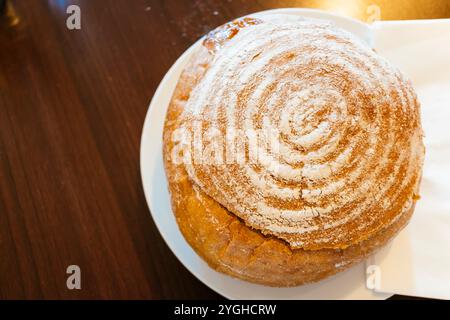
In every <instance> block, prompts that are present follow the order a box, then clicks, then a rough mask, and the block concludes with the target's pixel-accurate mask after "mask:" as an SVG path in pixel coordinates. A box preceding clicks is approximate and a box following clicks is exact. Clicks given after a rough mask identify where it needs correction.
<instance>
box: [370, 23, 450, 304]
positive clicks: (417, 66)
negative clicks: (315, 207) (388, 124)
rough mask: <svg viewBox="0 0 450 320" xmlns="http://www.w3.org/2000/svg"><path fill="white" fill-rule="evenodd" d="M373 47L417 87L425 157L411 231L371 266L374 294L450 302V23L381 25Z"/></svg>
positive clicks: (405, 232) (376, 25) (404, 232)
mask: <svg viewBox="0 0 450 320" xmlns="http://www.w3.org/2000/svg"><path fill="white" fill-rule="evenodd" d="M373 30H374V39H373V40H374V42H373V43H374V48H375V49H376V50H377V52H378V53H379V54H381V55H382V56H384V57H386V58H387V59H388V60H390V61H391V62H392V63H394V64H395V65H396V66H398V67H399V68H400V70H402V71H403V72H404V73H405V74H406V75H407V76H408V77H409V78H410V79H411V80H412V82H413V85H414V87H415V89H416V92H417V94H418V97H419V100H420V102H421V105H422V109H421V110H422V124H423V128H424V131H425V145H426V157H425V166H424V172H423V178H422V183H421V189H420V195H421V199H420V200H419V201H418V202H417V205H416V209H415V213H414V215H413V218H412V220H411V222H410V224H409V225H408V227H407V228H406V229H405V230H403V231H402V232H401V234H400V235H399V236H398V237H397V238H395V241H392V242H391V244H390V245H388V246H387V247H386V248H385V249H383V250H382V251H380V252H379V253H377V254H376V255H375V256H374V257H373V258H372V259H370V260H369V261H368V264H373V265H375V266H377V267H379V275H380V279H378V280H379V282H378V287H377V288H376V291H379V292H389V293H398V294H405V295H412V296H421V297H433V298H442V299H450V19H444V20H415V21H391V22H388V21H383V22H377V23H375V24H374V25H373Z"/></svg>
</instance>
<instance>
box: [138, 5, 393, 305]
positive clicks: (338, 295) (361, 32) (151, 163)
mask: <svg viewBox="0 0 450 320" xmlns="http://www.w3.org/2000/svg"><path fill="white" fill-rule="evenodd" d="M267 13H287V14H295V15H302V16H306V17H312V18H320V19H325V20H332V21H333V22H334V23H335V24H336V25H338V26H340V27H342V28H344V29H347V30H348V31H350V32H352V33H354V34H356V35H357V36H358V37H360V38H361V39H363V40H364V41H366V42H367V43H369V44H372V37H371V29H370V28H369V26H367V25H366V24H364V23H362V22H359V21H357V20H353V19H349V18H345V17H342V16H338V15H334V14H330V13H326V12H323V11H319V10H311V9H276V10H269V11H263V12H259V13H256V15H264V14H267ZM252 16H255V14H252ZM198 45H200V42H199V41H198V42H197V43H195V44H194V45H192V46H191V47H190V48H189V49H188V50H187V51H186V52H184V53H183V55H182V56H181V57H180V58H179V59H178V60H177V61H176V62H175V64H174V65H173V66H172V67H171V68H170V70H169V71H168V72H167V74H166V75H165V76H164V78H163V80H162V81H161V83H160V85H159V87H158V89H157V90H156V92H155V95H154V96H153V99H152V101H151V103H150V107H149V111H148V113H147V116H146V118H145V123H144V128H143V132H142V139H141V175H142V182H143V185H144V192H145V197H146V199H147V203H148V206H149V207H150V212H151V214H152V217H153V220H154V221H155V224H156V226H157V227H158V230H159V232H160V233H161V235H162V237H163V238H164V240H165V241H166V243H167V245H168V246H169V248H170V249H171V250H172V251H173V253H174V254H175V255H176V257H177V258H178V259H179V260H180V261H181V263H182V264H183V265H184V266H185V267H186V268H187V269H188V270H189V271H190V272H191V273H192V274H194V275H195V276H196V277H197V278H198V279H199V280H200V281H202V282H203V283H204V284H206V285H207V286H208V287H210V288H211V289H213V290H214V291H216V292H218V293H219V294H221V295H223V296H224V297H226V298H229V299H386V298H388V297H389V296H390V295H389V294H379V293H374V292H373V291H371V290H368V289H367V288H366V287H365V267H364V263H361V264H359V265H357V266H354V267H352V268H350V269H349V270H346V271H344V272H342V273H339V274H337V275H335V276H333V277H331V278H328V279H325V280H323V281H320V282H318V283H315V284H309V285H304V286H299V287H293V288H271V287H266V286H261V285H256V284H252V283H248V282H245V281H242V280H237V279H234V278H231V277H229V276H226V275H223V274H221V273H218V272H216V271H214V270H213V269H211V268H210V267H208V265H207V264H206V263H205V262H204V261H203V260H202V259H201V258H200V257H199V256H198V255H197V254H196V253H195V252H194V251H193V250H192V248H191V247H190V246H189V245H188V243H187V242H186V241H185V240H184V238H183V236H182V234H181V232H180V231H179V229H178V226H177V223H176V221H175V217H174V215H173V212H172V209H171V205H170V197H169V192H168V188H167V180H166V176H165V173H164V167H163V157H162V132H163V125H164V119H165V115H166V110H167V107H168V104H169V102H170V99H171V96H172V93H173V90H174V88H175V85H176V83H177V81H178V78H179V76H180V73H181V71H182V70H183V68H184V66H185V64H186V63H187V61H188V59H189V56H190V54H191V52H192V50H193V48H195V47H196V46H198Z"/></svg>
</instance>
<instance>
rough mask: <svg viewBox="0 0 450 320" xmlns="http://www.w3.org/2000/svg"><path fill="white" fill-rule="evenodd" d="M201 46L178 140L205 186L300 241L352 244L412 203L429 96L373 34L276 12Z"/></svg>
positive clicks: (269, 230) (275, 232)
mask: <svg viewBox="0 0 450 320" xmlns="http://www.w3.org/2000/svg"><path fill="white" fill-rule="evenodd" d="M202 50H204V52H202V53H201V54H198V55H197V58H196V59H197V61H195V64H196V68H201V69H202V70H201V72H196V73H195V74H196V79H195V81H194V82H195V86H194V87H193V88H190V89H192V90H190V91H189V92H187V93H186V94H187V95H188V97H185V98H188V99H186V101H187V102H186V104H185V105H184V108H183V110H182V111H181V114H180V115H179V118H178V119H177V123H178V124H177V126H178V127H177V132H176V135H178V136H179V137H178V138H177V139H178V140H179V141H180V146H181V148H180V149H179V150H175V151H176V152H178V151H181V155H179V156H181V161H182V162H183V165H184V168H185V170H186V172H187V174H188V176H189V178H190V179H191V180H192V182H193V183H194V185H195V186H196V187H197V188H198V189H200V190H201V191H202V192H204V193H205V194H206V195H208V196H210V197H211V198H212V199H214V200H215V201H217V202H218V203H219V204H220V205H222V206H223V207H224V208H226V209H227V210H228V211H230V212H231V213H233V214H235V215H236V216H238V217H239V218H241V219H242V220H243V222H244V223H245V224H246V225H247V226H249V227H251V228H254V229H256V230H259V231H260V232H262V233H263V234H266V235H270V236H275V237H277V238H279V239H282V240H283V241H286V242H287V243H288V244H289V246H290V248H292V249H297V248H302V249H308V250H311V249H313V250H319V249H324V248H335V249H343V248H346V247H348V246H350V245H352V244H357V243H359V242H361V241H363V240H366V239H368V238H370V237H372V236H373V235H375V234H376V233H377V232H379V231H380V230H382V229H383V228H386V227H388V226H389V225H391V224H393V223H394V222H395V221H396V220H397V219H399V217H401V215H402V214H404V213H405V212H407V211H409V210H411V208H412V206H413V202H414V201H415V200H416V198H417V195H416V193H417V190H418V184H419V181H420V175H421V167H422V164H423V156H424V146H423V143H422V136H423V133H422V129H421V124H420V110H419V103H418V101H417V98H416V95H415V93H414V91H413V89H412V86H411V84H410V82H409V81H407V80H406V79H405V78H404V77H403V76H402V74H401V73H400V72H399V71H398V70H397V69H396V68H395V67H393V66H392V65H391V64H390V63H388V62H387V61H386V60H385V59H383V58H382V57H380V56H379V55H377V54H376V53H375V52H374V51H373V50H371V49H370V48H369V47H367V45H366V44H364V43H362V42H361V41H360V40H359V39H356V38H355V37H354V36H352V35H351V34H349V33H347V32H345V31H343V30H340V29H337V28H335V27H334V26H333V25H331V24H329V23H326V22H323V21H320V20H309V19H304V18H299V17H294V16H284V15H273V16H264V17H261V18H245V19H241V20H237V21H234V22H231V23H229V24H227V25H225V26H223V27H221V28H219V29H217V30H215V31H214V32H212V33H211V34H210V35H208V36H207V37H206V39H205V41H204V48H203V49H202ZM201 60H202V61H201ZM197 71H198V70H197Z"/></svg>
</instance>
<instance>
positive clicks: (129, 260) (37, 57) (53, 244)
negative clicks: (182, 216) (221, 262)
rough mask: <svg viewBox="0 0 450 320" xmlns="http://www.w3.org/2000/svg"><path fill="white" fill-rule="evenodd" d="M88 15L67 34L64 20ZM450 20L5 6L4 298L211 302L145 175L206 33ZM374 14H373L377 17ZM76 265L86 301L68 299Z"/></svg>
mask: <svg viewBox="0 0 450 320" xmlns="http://www.w3.org/2000/svg"><path fill="white" fill-rule="evenodd" d="M70 4H77V5H79V6H80V8H81V30H68V29H67V27H66V19H67V17H68V14H67V13H66V8H67V6H68V5H70ZM370 4H377V5H378V6H379V8H380V12H381V18H382V19H413V18H443V17H450V2H449V1H447V0H443V1H425V0H424V1H375V0H374V1H335V0H332V1H331V0H330V1H244V0H222V1H217V0H204V1H200V0H194V1H175V0H171V1H165V0H164V1H163V0H160V1H157V0H147V1H146V0H128V1H126V0H79V1H76V0H73V1H64V0H59V1H58V0H48V1H47V0H10V3H9V4H8V5H7V8H6V10H5V12H4V13H3V15H2V16H0V298H3V299H6V298H7V299H22V298H26V299H62V298H64V299H77V298H86V299H91V298H92V299H93V298H95V299H109V298H114V299H161V298H162V299H165V298H178V299H197V298H202V299H209V298H220V296H219V295H217V294H216V293H214V292H213V291H211V290H210V289H208V288H207V287H206V286H204V285H203V284H201V283H200V282H199V281H198V280H196V278H195V277H194V276H193V275H191V274H190V273H189V272H188V271H187V270H186V269H185V268H184V267H183V266H182V265H181V264H180V263H179V262H178V261H177V259H176V258H175V257H174V255H173V254H172V253H171V252H170V250H169V249H168V247H167V246H166V245H165V243H164V241H163V240H162V238H161V236H160V235H159V233H158V231H157V229H156V227H155V225H154V224H153V221H152V219H151V216H150V214H149V210H148V208H147V205H146V202H145V199H144V194H143V191H142V186H141V180H140V172H139V144H140V135H141V130H142V125H143V122H144V117H145V114H146V112H147V108H148V105H149V102H150V100H151V97H152V95H153V94H154V92H155V90H156V87H157V85H158V83H159V82H160V80H161V79H162V77H163V76H164V74H165V73H166V71H167V70H168V69H169V67H170V66H171V65H172V64H173V62H174V61H175V60H176V58H177V57H178V56H179V55H180V54H181V53H182V52H183V51H184V50H185V49H187V48H188V47H189V46H190V45H191V44H192V43H193V42H194V41H195V40H196V39H198V38H199V37H200V36H201V35H203V34H204V33H206V32H207V31H209V30H210V29H212V28H214V27H216V26H218V25H220V24H222V23H224V22H226V21H228V20H230V19H232V18H235V17H238V16H242V15H244V14H248V13H251V12H255V11H260V10H264V9H268V8H276V7H317V8H323V9H326V10H331V11H335V12H340V13H342V14H348V15H351V16H354V17H357V18H360V19H362V20H366V19H368V18H369V13H370V11H367V8H368V6H369V5H370ZM368 12H369V13H368ZM72 264H75V265H79V266H80V267H81V270H82V289H81V290H68V289H67V287H66V278H67V274H66V268H67V266H69V265H72Z"/></svg>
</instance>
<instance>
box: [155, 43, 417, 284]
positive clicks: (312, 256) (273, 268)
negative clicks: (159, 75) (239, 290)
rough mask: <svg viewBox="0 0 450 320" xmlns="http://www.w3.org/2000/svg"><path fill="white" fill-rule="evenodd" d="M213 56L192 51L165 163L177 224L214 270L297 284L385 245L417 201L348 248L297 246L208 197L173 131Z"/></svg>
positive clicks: (171, 115)
mask: <svg viewBox="0 0 450 320" xmlns="http://www.w3.org/2000/svg"><path fill="white" fill-rule="evenodd" d="M211 60H212V55H211V54H210V53H209V52H208V50H207V49H206V48H205V47H204V46H199V48H198V49H197V50H196V51H195V52H194V53H193V56H192V57H191V59H190V61H189V63H188V65H187V66H186V68H185V70H184V72H183V73H182V75H181V77H180V79H179V81H178V84H177V87H176V89H175V91H174V94H173V97H172V101H171V103H170V105H169V109H168V112H167V118H166V123H165V128H164V138H163V139H164V150H163V152H164V164H165V169H166V175H167V179H168V183H169V189H170V194H171V198H172V208H173V211H174V213H175V216H176V220H177V223H178V226H179V228H180V230H181V232H182V233H183V235H184V237H185V239H186V240H187V241H188V243H189V244H190V245H191V246H192V247H193V249H194V250H195V251H196V252H197V253H198V254H199V255H200V256H201V257H202V258H203V259H204V260H205V261H206V262H207V263H208V264H209V265H210V266H211V267H212V268H214V269H216V270H217V271H220V272H223V273H226V274H229V275H231V276H234V277H237V278H240V279H243V280H247V281H251V282H255V283H260V284H264V285H269V286H295V285H300V284H304V283H308V282H314V281H318V280H320V279H323V278H325V277H328V276H330V275H333V274H335V273H337V272H340V271H342V270H344V269H346V268H348V267H350V266H352V265H354V264H356V263H358V262H360V261H362V260H363V259H364V258H365V257H367V256H368V255H369V254H371V253H373V252H374V251H376V250H377V249H379V248H380V247H382V246H383V245H385V244H386V243H387V242H388V241H389V240H390V239H391V238H392V237H394V236H395V234H397V233H398V232H399V230H401V229H402V228H403V227H404V226H405V225H406V224H407V222H408V221H409V219H410V217H411V215H412V212H413V210H414V204H413V205H412V206H411V207H410V208H409V209H408V210H404V212H403V213H402V214H401V215H399V217H398V219H396V220H395V221H394V222H393V223H391V224H389V225H387V226H385V227H384V228H382V229H381V230H380V231H378V232H377V233H375V234H374V235H373V236H371V237H369V238H368V239H365V240H364V241H359V242H358V243H356V244H352V245H350V246H348V247H347V248H345V249H327V248H323V249H316V250H304V249H292V246H290V245H289V244H288V243H287V242H285V241H283V240H280V239H278V238H277V237H275V236H270V235H269V236H267V235H263V234H262V233H261V232H260V231H258V230H255V229H252V228H251V227H249V226H247V225H246V224H245V222H244V221H242V220H241V219H240V218H238V217H237V216H236V215H234V214H233V213H231V212H229V211H228V210H227V209H225V208H224V207H223V206H221V205H220V204H219V203H218V202H217V201H215V200H214V199H212V198H211V197H209V196H208V195H207V194H206V193H205V192H204V191H202V189H201V188H200V187H199V186H197V185H196V184H195V183H193V182H192V180H191V179H190V178H189V175H188V174H187V172H186V169H185V167H184V165H183V164H181V163H176V162H174V161H172V160H173V159H172V152H173V149H174V147H175V142H174V140H173V132H174V131H175V130H176V129H177V128H178V127H179V126H180V121H181V117H180V114H181V112H182V111H183V110H184V107H185V105H186V102H187V101H188V99H189V96H190V93H191V91H192V89H193V88H194V87H195V86H196V84H197V83H198V82H199V81H200V79H201V78H202V77H203V75H204V73H205V71H206V70H207V68H208V66H209V64H210V63H211Z"/></svg>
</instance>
